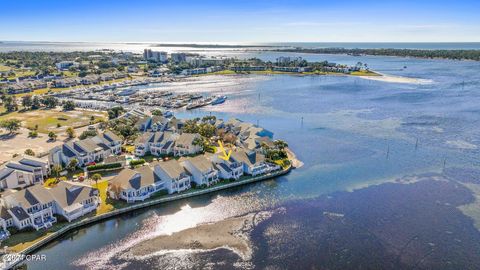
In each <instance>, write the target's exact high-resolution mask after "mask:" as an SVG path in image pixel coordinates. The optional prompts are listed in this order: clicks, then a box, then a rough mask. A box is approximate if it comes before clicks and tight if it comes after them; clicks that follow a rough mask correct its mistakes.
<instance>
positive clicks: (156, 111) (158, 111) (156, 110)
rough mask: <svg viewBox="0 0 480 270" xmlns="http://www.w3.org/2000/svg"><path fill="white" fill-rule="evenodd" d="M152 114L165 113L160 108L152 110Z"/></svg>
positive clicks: (159, 114)
mask: <svg viewBox="0 0 480 270" xmlns="http://www.w3.org/2000/svg"><path fill="white" fill-rule="evenodd" d="M152 115H156V116H162V115H163V113H162V111H161V110H159V109H155V110H153V111H152Z"/></svg>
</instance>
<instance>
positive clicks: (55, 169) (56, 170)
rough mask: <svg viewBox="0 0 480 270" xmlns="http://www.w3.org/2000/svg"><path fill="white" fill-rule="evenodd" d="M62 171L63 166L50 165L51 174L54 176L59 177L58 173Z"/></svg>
mask: <svg viewBox="0 0 480 270" xmlns="http://www.w3.org/2000/svg"><path fill="white" fill-rule="evenodd" d="M62 171H63V168H62V166H61V165H58V164H56V165H53V167H52V174H53V175H54V176H55V178H57V179H58V178H59V177H60V173H61V172H62Z"/></svg>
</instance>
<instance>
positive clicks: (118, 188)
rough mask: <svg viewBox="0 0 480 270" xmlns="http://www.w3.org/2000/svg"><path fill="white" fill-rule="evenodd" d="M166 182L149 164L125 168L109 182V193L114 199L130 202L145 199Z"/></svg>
mask: <svg viewBox="0 0 480 270" xmlns="http://www.w3.org/2000/svg"><path fill="white" fill-rule="evenodd" d="M164 188H165V186H164V183H163V182H162V181H161V179H160V178H159V177H158V176H157V175H156V174H155V173H154V171H153V170H152V169H151V168H150V167H149V166H142V167H140V168H136V169H135V170H131V169H124V170H122V171H121V172H120V173H119V174H118V175H117V176H115V178H113V179H112V180H111V181H110V183H109V184H108V195H109V196H110V198H112V199H117V200H119V199H121V200H125V201H126V202H128V203H133V202H136V201H144V200H145V199H148V198H150V196H151V195H152V194H153V193H155V192H158V191H160V190H162V189H164Z"/></svg>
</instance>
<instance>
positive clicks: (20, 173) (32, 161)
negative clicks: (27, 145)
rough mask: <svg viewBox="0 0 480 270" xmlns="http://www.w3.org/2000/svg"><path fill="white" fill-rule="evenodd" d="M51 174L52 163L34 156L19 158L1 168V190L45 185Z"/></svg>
mask: <svg viewBox="0 0 480 270" xmlns="http://www.w3.org/2000/svg"><path fill="white" fill-rule="evenodd" d="M49 173H50V163H49V162H48V160H46V159H40V158H36V157H32V156H28V155H25V156H18V157H15V158H14V159H12V160H11V161H9V162H7V163H6V164H4V165H2V166H0V188H1V189H11V188H23V187H27V186H31V185H34V184H37V183H39V184H43V180H44V179H45V178H46V177H47V176H48V174H49Z"/></svg>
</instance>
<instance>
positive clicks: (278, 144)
mask: <svg viewBox="0 0 480 270" xmlns="http://www.w3.org/2000/svg"><path fill="white" fill-rule="evenodd" d="M273 144H274V145H275V146H276V147H277V148H278V149H280V150H283V149H285V147H288V144H287V142H285V141H282V140H276V141H274V142H273Z"/></svg>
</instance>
